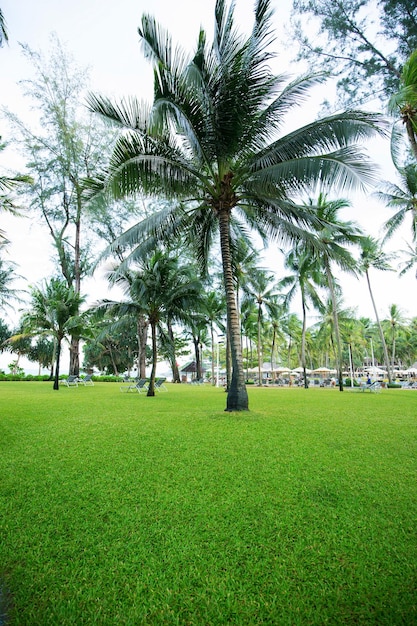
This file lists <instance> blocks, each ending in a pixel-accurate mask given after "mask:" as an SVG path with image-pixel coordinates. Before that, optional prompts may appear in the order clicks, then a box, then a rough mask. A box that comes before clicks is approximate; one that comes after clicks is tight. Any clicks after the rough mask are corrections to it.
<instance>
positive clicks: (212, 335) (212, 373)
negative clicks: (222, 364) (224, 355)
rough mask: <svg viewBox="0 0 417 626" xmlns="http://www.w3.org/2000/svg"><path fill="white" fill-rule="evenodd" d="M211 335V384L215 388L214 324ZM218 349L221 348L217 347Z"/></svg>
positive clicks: (211, 325)
mask: <svg viewBox="0 0 417 626" xmlns="http://www.w3.org/2000/svg"><path fill="white" fill-rule="evenodd" d="M210 334H211V384H212V386H213V387H215V386H216V380H215V376H214V326H213V322H210ZM217 341H218V338H217ZM217 349H219V348H218V347H217ZM217 375H218V373H217Z"/></svg>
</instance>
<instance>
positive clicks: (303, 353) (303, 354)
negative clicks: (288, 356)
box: [301, 290, 308, 389]
mask: <svg viewBox="0 0 417 626" xmlns="http://www.w3.org/2000/svg"><path fill="white" fill-rule="evenodd" d="M301 306H302V310H303V329H302V331H301V367H302V368H303V376H304V389H308V383H307V374H306V329H307V315H306V303H305V299H304V292H303V290H301Z"/></svg>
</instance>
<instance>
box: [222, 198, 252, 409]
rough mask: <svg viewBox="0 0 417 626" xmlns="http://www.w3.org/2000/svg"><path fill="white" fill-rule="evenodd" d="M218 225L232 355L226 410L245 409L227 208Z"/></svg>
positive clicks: (245, 399)
mask: <svg viewBox="0 0 417 626" xmlns="http://www.w3.org/2000/svg"><path fill="white" fill-rule="evenodd" d="M218 216H219V227H220V246H221V253H222V264H223V279H224V285H225V292H226V304H227V326H228V336H229V335H230V349H231V356H232V380H231V382H230V387H229V390H228V393H227V404H226V409H225V410H226V411H246V410H248V408H249V401H248V393H247V390H246V386H245V375H244V371H243V359H242V348H241V342H240V324H239V314H238V310H237V304H236V295H235V290H234V284H233V270H232V257H231V252H230V233H229V220H230V213H229V210H227V209H223V210H220V211H219V213H218Z"/></svg>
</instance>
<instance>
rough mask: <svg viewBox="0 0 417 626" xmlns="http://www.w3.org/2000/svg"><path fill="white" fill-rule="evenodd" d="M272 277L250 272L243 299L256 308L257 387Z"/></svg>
mask: <svg viewBox="0 0 417 626" xmlns="http://www.w3.org/2000/svg"><path fill="white" fill-rule="evenodd" d="M274 278H275V277H274V275H273V274H270V273H268V272H267V271H265V270H262V269H258V270H256V271H255V272H252V274H251V275H250V277H249V279H248V283H247V285H246V293H245V298H249V299H253V300H255V302H256V306H257V331H258V338H257V350H258V385H259V386H261V385H262V321H263V316H264V308H265V306H266V304H267V303H268V302H270V301H272V300H274V299H275V297H276V295H277V294H276V293H275V291H276V285H275V284H274Z"/></svg>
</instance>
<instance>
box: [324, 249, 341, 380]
mask: <svg viewBox="0 0 417 626" xmlns="http://www.w3.org/2000/svg"><path fill="white" fill-rule="evenodd" d="M325 266H326V274H327V282H328V284H329V291H330V298H331V300H332V308H333V324H334V335H335V340H336V350H337V376H338V379H339V391H343V372H342V346H341V342H340V330H339V316H338V314H337V302H336V294H335V292H334V285H333V276H332V272H331V269H330V264H329V261H328V259H327V258H326V259H325Z"/></svg>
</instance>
